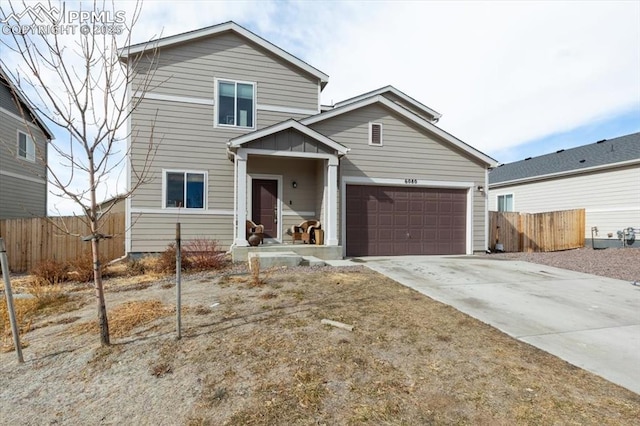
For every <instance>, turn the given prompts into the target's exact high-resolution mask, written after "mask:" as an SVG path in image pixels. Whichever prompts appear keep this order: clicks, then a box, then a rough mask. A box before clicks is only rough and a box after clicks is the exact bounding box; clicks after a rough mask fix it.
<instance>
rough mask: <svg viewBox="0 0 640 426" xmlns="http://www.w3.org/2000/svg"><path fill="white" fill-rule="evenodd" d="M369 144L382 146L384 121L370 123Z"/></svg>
mask: <svg viewBox="0 0 640 426" xmlns="http://www.w3.org/2000/svg"><path fill="white" fill-rule="evenodd" d="M369 145H376V146H382V123H369Z"/></svg>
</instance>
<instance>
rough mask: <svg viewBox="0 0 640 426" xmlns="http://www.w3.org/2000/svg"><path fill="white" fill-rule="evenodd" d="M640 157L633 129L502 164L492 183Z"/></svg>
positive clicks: (492, 174)
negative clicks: (615, 135)
mask: <svg viewBox="0 0 640 426" xmlns="http://www.w3.org/2000/svg"><path fill="white" fill-rule="evenodd" d="M639 159H640V133H633V134H630V135H626V136H620V137H618V138H615V139H609V140H606V139H605V140H602V141H598V142H594V143H590V144H588V145H582V146H578V147H576V148H571V149H566V150H559V151H557V152H554V153H552V154H545V155H541V156H539V157H533V158H531V157H530V158H527V159H524V160H520V161H516V162H513V163H508V164H503V165H501V166H499V167H497V168H495V169H493V170H492V171H491V172H490V173H489V185H492V184H498V183H502V182H509V181H514V180H521V179H523V180H526V179H529V178H535V177H538V176H545V175H550V174H554V173H563V172H572V171H579V170H580V169H588V168H592V167H598V166H606V165H607V164H615V163H621V162H625V161H632V160H639Z"/></svg>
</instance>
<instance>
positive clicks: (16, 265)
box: [0, 213, 125, 272]
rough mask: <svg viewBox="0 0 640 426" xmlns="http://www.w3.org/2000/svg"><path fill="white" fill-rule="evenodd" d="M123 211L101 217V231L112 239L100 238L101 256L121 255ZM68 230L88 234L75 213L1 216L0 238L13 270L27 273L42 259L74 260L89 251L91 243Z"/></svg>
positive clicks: (122, 249) (112, 257) (86, 228)
mask: <svg viewBox="0 0 640 426" xmlns="http://www.w3.org/2000/svg"><path fill="white" fill-rule="evenodd" d="M124 228H125V221H124V213H113V214H110V215H107V216H106V217H104V218H103V219H102V228H101V229H100V231H99V232H100V233H101V234H104V235H113V238H110V239H104V240H100V254H101V257H102V258H103V259H107V260H113V259H117V258H118V257H122V256H124ZM62 229H68V230H69V232H71V233H76V234H80V235H89V234H90V231H89V227H88V226H86V225H85V224H84V222H83V221H82V218H80V217H77V216H69V217H49V218H26V219H3V220H0V237H2V238H4V242H5V245H6V249H7V257H8V258H9V269H10V270H11V271H12V272H28V271H30V270H31V268H33V267H34V266H35V265H36V264H37V263H38V262H40V261H41V260H43V259H56V260H59V261H61V262H65V261H73V260H75V259H77V258H78V257H80V256H82V255H83V254H85V253H86V252H88V251H90V250H91V243H89V242H87V241H82V239H81V238H79V237H77V236H72V235H68V234H66V233H65V232H64V231H62Z"/></svg>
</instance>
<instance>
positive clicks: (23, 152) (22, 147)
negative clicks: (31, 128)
mask: <svg viewBox="0 0 640 426" xmlns="http://www.w3.org/2000/svg"><path fill="white" fill-rule="evenodd" d="M18 158H22V159H25V160H28V161H36V144H35V143H34V142H33V138H32V137H31V136H30V135H28V134H26V133H23V132H21V131H18Z"/></svg>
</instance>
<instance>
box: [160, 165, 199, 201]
mask: <svg viewBox="0 0 640 426" xmlns="http://www.w3.org/2000/svg"><path fill="white" fill-rule="evenodd" d="M164 181H165V185H164V186H165V193H164V195H165V197H164V207H182V208H187V209H203V208H204V206H205V194H206V187H207V185H206V182H207V174H206V173H205V172H190V171H189V172H186V171H185V172H183V171H165V175H164Z"/></svg>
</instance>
